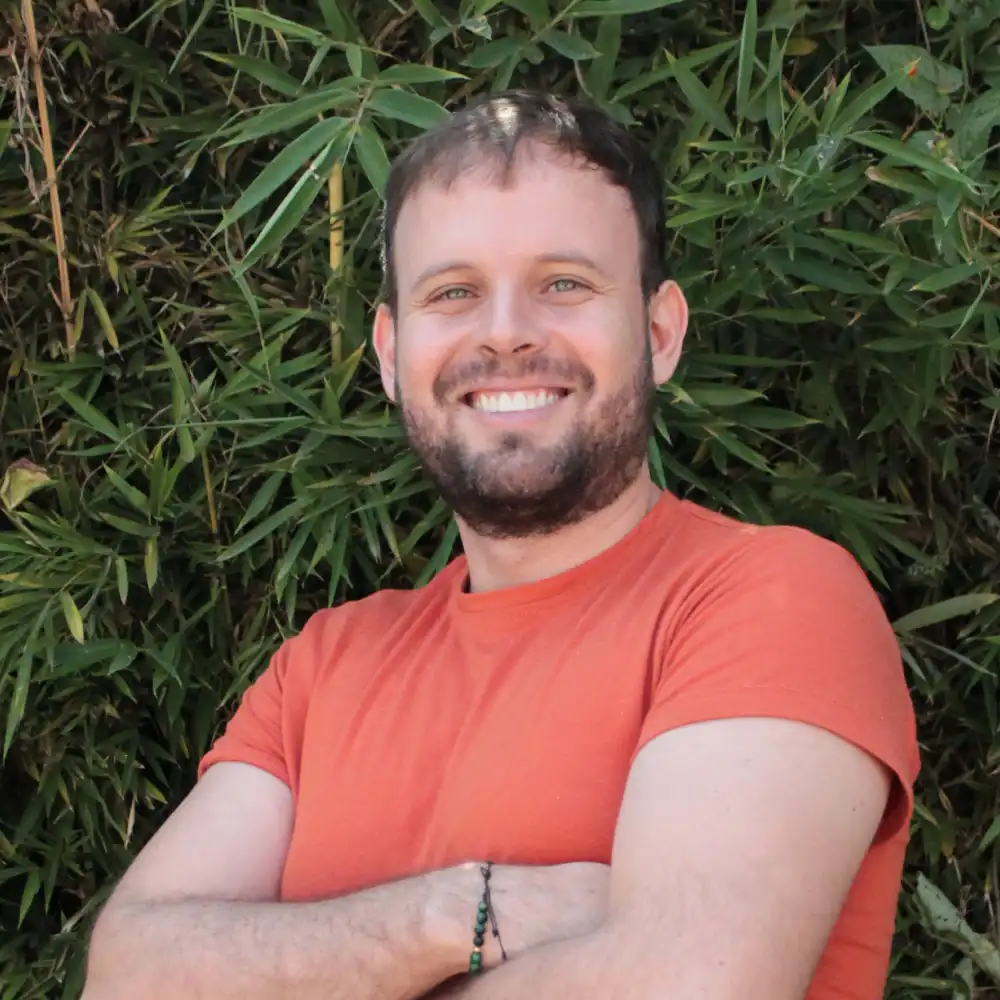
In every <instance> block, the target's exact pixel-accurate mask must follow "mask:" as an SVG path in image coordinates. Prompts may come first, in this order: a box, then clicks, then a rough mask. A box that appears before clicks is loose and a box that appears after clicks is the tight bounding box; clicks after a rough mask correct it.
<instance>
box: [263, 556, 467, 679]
mask: <svg viewBox="0 0 1000 1000" xmlns="http://www.w3.org/2000/svg"><path fill="white" fill-rule="evenodd" d="M457 572H460V567H459V566H458V565H457V563H452V564H451V565H449V566H446V567H445V568H444V570H442V571H441V573H439V574H438V575H437V576H436V577H435V578H434V579H433V580H432V581H431V582H430V583H428V584H427V585H426V586H424V587H420V588H416V589H413V590H402V589H392V588H387V589H385V590H380V591H376V592H375V593H374V594H371V595H369V596H367V597H363V598H359V599H357V600H353V601H345V602H344V603H343V604H339V605H337V606H336V607H332V608H324V609H322V610H320V611H316V612H314V613H313V614H312V615H310V616H309V618H308V619H307V620H306V621H305V623H304V624H303V626H302V629H301V631H300V632H298V634H296V635H295V636H293V637H292V638H290V639H287V640H286V641H285V642H283V643H282V645H281V647H280V648H279V650H278V653H277V654H276V660H284V661H285V662H284V664H283V666H284V670H285V672H286V673H287V674H288V675H289V676H294V677H295V679H296V681H297V682H298V683H300V684H303V685H306V686H312V684H314V683H315V681H316V680H317V679H318V678H320V677H322V676H324V675H326V674H328V673H329V672H330V671H331V670H332V669H333V666H334V665H335V664H336V663H337V662H338V661H339V660H341V659H342V658H343V657H344V656H345V655H346V654H347V653H349V652H350V651H351V650H352V648H355V647H356V646H358V645H361V646H364V647H367V646H370V645H371V644H373V643H375V642H378V643H385V642H386V641H388V640H391V637H392V636H393V635H394V634H396V633H399V632H403V631H406V630H407V629H408V628H409V626H410V625H411V624H412V623H413V622H414V620H416V619H417V618H420V617H423V616H425V615H428V614H434V613H435V612H436V611H439V610H443V609H444V607H445V605H446V603H447V600H448V596H449V594H450V592H451V586H450V584H451V582H452V580H453V578H454V577H455V575H456V573H457Z"/></svg>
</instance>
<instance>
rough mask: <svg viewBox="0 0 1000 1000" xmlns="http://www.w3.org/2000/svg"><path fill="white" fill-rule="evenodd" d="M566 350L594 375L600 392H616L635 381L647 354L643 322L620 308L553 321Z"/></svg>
mask: <svg viewBox="0 0 1000 1000" xmlns="http://www.w3.org/2000/svg"><path fill="white" fill-rule="evenodd" d="M554 319H555V320H556V322H555V323H554V329H556V330H557V331H558V335H559V336H560V337H561V338H562V339H563V340H564V342H565V344H566V346H567V348H568V349H569V350H570V351H571V352H572V353H573V354H574V355H575V356H576V357H577V358H578V359H579V360H580V361H581V362H582V363H583V364H584V365H585V366H586V367H587V368H589V369H590V371H591V372H592V373H593V375H594V377H595V378H596V379H597V390H598V392H601V391H603V390H605V389H607V390H609V391H614V390H615V389H616V388H617V387H618V386H619V384H620V383H621V382H623V381H626V380H629V379H631V378H632V376H633V373H634V372H635V367H636V365H637V364H638V363H639V360H640V359H641V357H642V353H643V351H644V350H645V338H646V329H645V325H644V321H643V319H642V318H641V316H640V317H637V316H635V315H631V314H629V313H627V312H626V311H624V310H622V309H621V308H613V307H609V306H604V307H595V308H589V307H588V308H584V309H581V310H579V311H573V313H572V315H570V314H567V315H564V316H562V317H558V318H556V317H554Z"/></svg>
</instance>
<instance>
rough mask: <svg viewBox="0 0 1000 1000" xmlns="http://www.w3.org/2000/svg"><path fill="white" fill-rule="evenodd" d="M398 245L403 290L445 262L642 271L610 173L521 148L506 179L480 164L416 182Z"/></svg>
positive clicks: (631, 215)
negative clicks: (557, 258)
mask: <svg viewBox="0 0 1000 1000" xmlns="http://www.w3.org/2000/svg"><path fill="white" fill-rule="evenodd" d="M393 245H394V263H395V265H396V273H397V277H398V284H399V287H400V288H401V289H402V288H405V287H406V286H407V283H408V282H409V281H412V280H413V279H414V278H415V276H416V275H418V274H419V273H421V272H422V271H423V270H425V269H426V268H427V267H433V266H434V265H435V264H436V263H438V262H440V261H453V260H454V261H461V262H464V263H466V264H468V265H469V266H473V267H478V268H483V269H487V270H488V269H490V268H492V267H501V266H505V265H508V264H516V263H520V264H524V263H525V262H528V261H530V260H531V259H533V258H536V257H542V256H546V255H551V254H553V253H568V254H572V253H577V254H580V255H582V256H587V257H590V258H591V259H594V260H597V261H598V262H600V263H601V264H602V267H605V266H606V267H607V268H608V270H609V272H611V273H618V274H623V273H626V272H627V273H629V274H631V273H633V272H637V271H638V268H639V231H638V224H637V220H636V217H635V212H634V210H633V208H632V202H631V199H630V198H629V195H628V192H627V191H626V190H625V189H624V188H622V187H619V186H618V185H615V184H612V183H611V181H610V180H608V178H607V176H606V175H605V173H604V171H602V170H600V169H598V168H595V167H593V166H591V165H589V164H585V163H582V162H581V161H580V160H578V159H573V158H571V157H569V156H567V155H565V154H560V153H558V152H556V151H548V150H544V149H530V150H524V151H522V150H521V149H519V150H518V153H517V157H516V159H515V161H514V163H513V164H512V166H511V169H510V170H509V171H504V170H503V169H502V168H501V166H500V165H499V164H497V163H493V162H490V161H480V162H478V163H476V162H473V163H470V164H468V165H467V166H466V168H465V169H464V170H462V171H460V172H459V173H458V175H457V177H455V178H454V179H449V180H447V181H445V180H441V179H439V178H436V177H434V176H433V175H432V176H431V177H430V178H428V179H427V180H425V181H422V182H420V183H419V184H418V185H417V186H416V187H415V188H414V189H413V190H412V191H411V192H410V193H409V194H408V196H407V198H406V200H405V202H404V203H403V205H402V208H401V209H400V212H399V216H398V218H397V221H396V229H395V233H394V239H393Z"/></svg>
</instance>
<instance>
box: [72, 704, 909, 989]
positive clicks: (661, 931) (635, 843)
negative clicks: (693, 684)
mask: <svg viewBox="0 0 1000 1000" xmlns="http://www.w3.org/2000/svg"><path fill="white" fill-rule="evenodd" d="M227 767H229V766H228V765H217V766H216V768H213V769H212V770H216V769H218V771H219V774H220V778H221V777H222V775H223V774H224V772H225V770H226V768H227ZM237 767H238V766H237ZM211 776H212V771H210V772H209V774H208V775H207V776H206V778H205V779H204V780H203V782H202V786H203V787H202V788H200V789H198V790H196V793H195V795H196V796H200V797H199V798H198V799H197V801H195V796H192V802H191V804H190V806H189V807H188V808H187V809H185V806H182V807H181V809H180V810H178V813H177V814H175V816H174V817H172V818H171V819H170V820H169V821H168V823H167V824H166V825H165V826H164V828H163V830H162V831H161V832H160V833H159V834H158V835H157V837H155V838H154V839H153V841H151V843H150V845H149V846H148V847H147V848H146V849H145V850H144V851H143V853H142V854H141V855H140V857H139V859H137V861H136V863H135V864H134V866H133V868H132V869H131V870H130V872H129V873H128V874H127V875H126V878H125V879H124V880H123V883H122V885H121V887H120V888H119V890H118V893H117V896H118V898H117V899H115V898H112V901H111V903H110V904H109V906H108V908H107V910H106V912H105V913H104V915H102V917H101V920H100V921H99V922H98V925H97V927H96V929H95V933H94V937H93V942H92V947H91V959H90V968H89V973H88V985H87V988H86V990H85V993H84V998H85V1000H116V998H118V997H126V996H138V995H142V996H146V997H149V998H150V1000H158V998H159V997H164V998H166V997H173V996H179V995H191V996H197V997H201V998H204V1000H226V998H229V997H241V998H246V1000H255V998H258V997H259V998H261V1000H263V998H265V997H271V996H275V995H281V996H285V997H289V998H293V1000H312V998H314V997H315V998H317V1000H318V998H320V997H323V998H324V1000H339V998H344V1000H347V998H350V1000H411V998H417V997H420V996H422V995H425V994H427V993H428V991H431V990H434V989H435V988H436V987H439V986H441V984H446V985H444V986H441V988H440V989H438V990H437V992H435V993H434V995H435V996H442V997H443V996H448V997H462V998H468V1000H508V998H510V1000H514V998H521V997H523V996H526V995H528V996H531V997H533V998H535V1000H549V998H552V1000H555V998H559V1000H562V998H564V997H566V996H576V997H579V998H582V1000H586V998H588V997H594V998H595V1000H597V998H600V1000H605V998H607V997H609V996H614V997H616V998H620V1000H654V998H655V1000H663V998H669V997H673V996H678V997H680V996H683V997H692V998H705V1000H736V998H737V997H739V998H741V1000H742V998H743V997H745V996H746V995H747V984H748V983H752V984H753V987H754V988H753V993H754V995H755V996H766V997H768V998H770V1000H800V998H801V997H802V996H803V995H804V993H805V991H806V989H807V987H808V983H809V981H810V978H811V976H812V973H813V970H814V968H815V965H816V962H817V960H818V959H819V957H820V955H821V954H822V951H823V947H824V944H825V942H826V940H827V937H828V935H829V933H830V931H831V929H832V927H833V925H834V923H835V921H836V919H837V915H838V913H839V912H840V909H841V906H842V905H843V902H844V899H845V897H846V895H847V892H848V890H849V888H850V886H851V883H852V881H853V879H854V877H855V875H856V873H857V870H858V868H859V866H860V864H861V862H862V860H863V858H864V855H865V852H866V851H867V849H868V847H869V845H870V843H871V841H872V838H873V837H874V835H875V833H876V831H877V829H878V826H879V823H880V820H881V818H882V816H883V814H884V811H885V808H886V803H887V800H888V796H889V793H890V786H891V780H892V779H891V776H890V774H889V773H888V771H887V770H886V769H885V768H884V767H883V766H882V765H881V764H880V763H878V762H877V761H876V760H874V759H873V758H872V757H870V756H868V755H867V754H866V753H864V752H863V751H861V750H860V749H858V748H856V747H854V746H853V745H851V744H849V743H847V742H845V741H843V740H841V739H840V738H838V737H836V736H834V735H832V734H830V733H828V732H826V731H824V730H821V729H818V728H814V727H810V726H806V725H803V724H799V723H794V722H786V721H783V720H777V719H729V720H722V721H718V722H707V723H701V724H699V725H693V726H686V727H683V728H680V729H677V730H674V731H671V732H668V733H665V734H663V735H662V736H659V737H657V738H656V739H654V740H653V741H651V742H650V743H649V744H648V745H647V746H646V747H645V748H644V750H643V751H642V752H641V753H640V754H639V756H638V758H637V760H636V762H635V764H634V766H633V769H632V773H631V775H630V777H629V781H628V785H627V788H626V792H625V796H624V800H623V803H622V808H621V813H620V816H619V823H618V828H617V831H616V837H615V845H614V852H613V857H612V864H611V870H610V882H609V886H608V894H607V903H606V912H604V913H603V916H602V919H598V920H593V921H591V922H590V924H589V926H586V925H581V926H578V927H575V928H574V927H573V925H572V922H571V921H572V914H570V915H567V914H566V913H565V912H563V910H561V909H560V907H559V902H560V898H561V897H559V894H558V893H556V892H548V893H546V892H544V891H541V888H539V887H544V886H545V885H547V884H549V883H546V881H545V870H544V869H542V870H539V871H538V872H537V876H538V878H537V879H535V881H532V877H531V876H532V873H530V872H527V873H526V872H524V871H515V870H510V871H511V884H510V887H509V892H508V894H507V895H506V896H501V899H503V900H504V905H503V908H501V907H500V906H499V905H498V911H497V916H498V920H499V922H500V926H501V931H502V932H503V933H504V937H505V942H506V941H508V940H511V941H515V942H518V941H524V942H525V943H526V944H528V945H530V946H528V947H524V948H515V949H514V953H513V955H512V959H511V961H509V962H507V963H505V964H504V965H502V966H500V967H497V968H493V969H490V970H488V971H487V972H485V973H484V974H483V975H482V976H480V977H477V978H475V979H471V978H464V977H461V976H460V973H461V972H462V969H463V968H464V965H465V963H466V959H467V955H468V950H469V944H470V942H469V937H470V936H471V926H468V924H469V915H470V913H471V912H472V910H473V909H474V901H475V898H476V894H477V885H478V883H477V881H476V879H477V877H478V876H477V873H476V871H475V869H474V868H464V867H463V868H458V869H450V870H447V871H443V872H439V873H430V874H429V875H427V876H420V877H417V878H414V879H411V880H407V881H405V882H401V883H396V884H394V885H391V886H385V887H378V888H376V889H373V890H369V891H367V892H364V893H359V894H357V895H356V896H351V897H347V898H345V899H341V900H332V901H329V902H319V903H308V904H278V903H276V902H273V901H274V900H275V899H276V898H277V889H278V884H279V881H280V872H281V868H282V865H283V862H284V853H285V851H286V850H287V845H288V839H289V837H290V833H291V803H290V796H289V795H287V794H286V793H287V789H283V786H282V787H280V788H276V787H275V786H276V785H278V783H277V782H275V780H274V779H271V778H270V777H269V776H264V775H262V774H258V775H257V776H256V777H255V778H254V780H253V781H251V782H250V783H249V784H247V783H242V784H241V783H240V782H237V784H238V785H239V786H240V788H241V789H242V790H241V791H235V792H234V791H233V790H232V789H233V786H232V784H231V783H230V782H228V781H223V780H219V781H217V782H216V783H215V784H216V789H215V794H211V793H212V792H213V789H212V787H211V784H210V783H209V780H208V779H209V778H211ZM261 778H266V779H267V780H266V781H261V780H259V779H261ZM241 781H242V779H241ZM227 785H229V789H228V790H227V787H226V786H227ZM265 787H266V791H265V790H264V789H265ZM185 805H187V804H185ZM504 873H505V870H501V872H500V876H498V877H501V876H503V875H504ZM552 884H555V883H552ZM515 886H516V888H517V891H518V892H520V894H521V896H522V897H524V896H525V894H526V893H527V892H528V890H529V889H530V888H531V887H532V886H535V887H536V888H537V889H538V891H537V893H536V896H535V898H532V899H527V898H521V899H518V898H516V894H515V891H514V888H512V887H515ZM498 888H499V887H498ZM576 908H577V909H578V907H576ZM545 921H548V922H550V923H551V924H552V925H553V926H552V931H551V934H549V935H547V934H546V931H545V928H544V927H543V926H542V924H544V922H545ZM522 925H523V926H522ZM529 925H532V926H533V931H532V933H531V934H526V933H525V931H524V927H527V926H529ZM560 938H561V939H560ZM456 976H457V977H459V978H455V979H453V977H456Z"/></svg>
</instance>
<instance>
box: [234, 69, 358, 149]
mask: <svg viewBox="0 0 1000 1000" xmlns="http://www.w3.org/2000/svg"><path fill="white" fill-rule="evenodd" d="M355 85H356V82H352V81H351V80H350V79H349V78H348V79H345V80H341V81H339V82H338V83H333V84H330V86H328V87H324V88H322V89H321V90H317V91H316V92H315V93H313V94H307V95H306V96H305V97H300V98H299V99H298V100H297V101H292V102H290V103H288V104H271V105H268V107H266V108H265V109H264V110H263V111H258V112H256V113H255V114H254V115H253V117H252V118H250V119H248V120H247V121H243V122H240V123H238V124H236V125H232V126H229V127H228V128H225V129H223V130H222V131H221V132H220V136H221V137H222V138H223V139H224V140H225V141H224V143H223V145H224V146H238V145H240V144H242V143H245V142H253V141H254V140H256V139H264V138H266V137H268V136H272V135H279V134H282V133H286V132H291V131H292V130H293V129H296V128H298V127H299V126H300V125H303V124H305V123H306V122H308V121H312V120H313V119H315V118H317V117H322V116H323V115H325V114H328V113H329V112H331V111H336V110H338V109H339V108H342V107H344V106H345V105H348V104H354V103H356V102H357V100H358V92H357V90H356V89H355Z"/></svg>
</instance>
